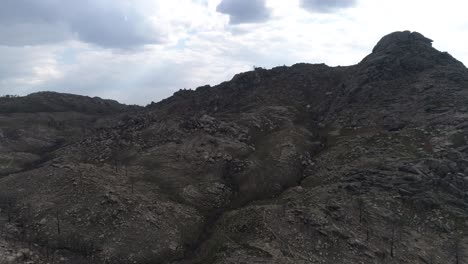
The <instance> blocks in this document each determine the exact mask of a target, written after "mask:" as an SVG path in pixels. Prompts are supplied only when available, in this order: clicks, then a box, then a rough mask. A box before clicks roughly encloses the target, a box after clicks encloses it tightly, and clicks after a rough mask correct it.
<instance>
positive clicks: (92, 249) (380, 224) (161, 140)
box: [0, 31, 468, 264]
mask: <svg viewBox="0 0 468 264" xmlns="http://www.w3.org/2000/svg"><path fill="white" fill-rule="evenodd" d="M431 42H432V41H431V40H430V39H428V38H426V37H424V36H423V35H422V34H420V33H416V32H409V31H404V32H395V33H391V34H389V35H387V36H385V37H384V38H382V40H381V41H379V42H378V43H377V45H376V47H375V48H374V50H373V52H372V53H371V54H370V55H368V56H367V57H366V58H364V59H363V60H362V61H361V62H360V63H358V64H356V65H352V66H346V67H328V66H326V65H324V64H295V65H293V66H291V67H276V68H273V69H271V70H265V69H260V68H257V69H255V70H254V71H251V72H247V73H241V74H238V75H236V76H234V78H233V79H232V80H231V81H229V82H224V83H221V84H219V85H217V86H213V87H211V86H202V87H199V88H197V89H196V90H181V91H179V92H176V93H175V94H174V96H172V97H170V98H168V99H165V100H163V101H161V102H159V103H155V104H151V105H149V106H147V107H145V108H141V109H140V108H139V109H137V111H133V110H132V111H122V112H112V111H109V113H110V114H108V115H105V116H103V117H101V116H99V117H96V116H95V115H94V114H93V113H89V112H88V113H86V114H85V116H86V117H83V116H82V114H80V115H78V116H75V119H73V120H80V121H76V122H71V123H70V122H69V123H65V125H58V126H57V125H53V124H52V125H51V124H49V123H44V122H43V121H41V119H38V121H37V123H35V126H37V128H34V129H35V130H33V131H34V135H31V134H27V133H26V132H25V131H27V129H32V128H30V127H34V126H32V125H31V123H26V124H25V125H24V126H23V127H22V128H20V129H14V127H12V124H16V123H18V122H17V119H12V120H13V121H10V122H9V123H8V122H7V121H8V120H9V119H8V118H11V117H8V116H6V115H3V116H2V115H0V121H2V120H7V121H3V122H7V123H3V125H2V126H0V136H2V135H3V138H5V140H3V141H2V143H1V144H0V151H1V150H3V151H6V152H4V155H3V157H4V158H3V160H2V156H1V155H0V165H1V166H0V172H4V176H3V177H1V178H0V196H1V197H0V208H2V212H7V214H6V215H5V214H3V216H4V217H5V218H6V216H10V217H8V218H12V219H11V221H9V222H10V223H4V225H5V226H6V229H7V230H9V231H8V232H5V234H4V235H3V238H4V239H3V241H5V242H4V243H3V242H2V239H0V244H2V243H3V244H5V243H6V245H7V248H10V249H11V252H15V253H16V252H18V250H19V249H15V248H14V247H13V246H10V245H11V244H12V241H19V242H18V243H19V244H20V245H27V244H28V242H34V243H35V244H37V247H36V246H34V247H30V248H29V249H28V250H29V253H28V254H27V255H28V256H27V258H31V259H34V260H35V261H36V262H37V263H42V262H47V261H49V260H50V256H46V254H43V253H42V252H43V251H44V249H47V250H50V252H54V254H56V255H58V256H60V257H62V258H65V259H66V261H67V263H85V262H89V263H101V262H102V261H104V262H105V261H107V262H108V263H171V264H184V263H187V264H188V263H216V264H218V263H219V264H221V263H451V262H453V263H455V261H459V263H463V261H464V260H465V259H468V256H467V250H468V239H467V237H468V236H467V235H466V234H467V231H468V222H467V219H468V218H467V216H468V188H467V187H468V145H467V140H468V130H467V129H468V113H467V112H468V107H467V105H468V70H467V69H466V68H465V67H464V66H463V64H462V63H460V62H458V61H457V60H456V59H454V58H453V57H451V56H450V55H449V54H448V53H442V52H439V51H437V50H436V49H434V48H433V47H432V45H431ZM110 109H113V108H112V104H111V105H110ZM30 115H34V117H37V113H30ZM46 115H47V118H48V119H50V118H52V119H53V120H56V119H58V118H59V117H58V116H56V115H57V113H55V114H54V115H52V116H50V115H49V114H46ZM68 117H69V116H68V115H65V116H62V117H60V118H62V119H64V118H65V119H69V118H68ZM2 118H3V119H2ZM16 118H19V117H16ZM45 120H46V119H45ZM90 120H93V121H92V122H91V123H92V124H93V125H92V128H91V129H89V130H86V131H85V132H83V130H81V127H82V126H83V124H88V123H89V122H90ZM52 123H53V122H52ZM0 124H2V123H0ZM5 124H7V125H5ZM9 126H10V127H9ZM62 126H63V127H62ZM21 129H22V130H21ZM4 130H5V131H6V130H13V131H16V133H17V135H16V136H15V135H13V136H12V133H13V132H12V131H9V132H8V133H4V132H5V131H4ZM13 134H14V133H13ZM5 135H6V136H5ZM57 138H64V139H66V144H59V145H57V146H55V145H53V144H52V143H54V142H55V141H56V139H57ZM25 142H26V143H28V147H31V148H33V147H35V146H37V145H38V142H41V144H39V145H40V146H41V148H39V149H34V148H33V149H28V148H24V147H23V148H22V146H23V145H24V144H25ZM44 142H46V143H47V144H45V143H44ZM55 143H56V142H55ZM48 144H49V145H50V144H52V146H55V147H53V148H51V149H50V150H49V151H47V155H41V153H40V150H41V149H42V147H45V146H48ZM12 150H13V152H14V153H17V154H15V155H17V156H21V155H25V154H24V153H30V154H33V155H37V156H38V157H36V160H34V162H32V163H27V162H26V163H25V164H26V165H24V164H23V167H22V165H21V164H19V165H18V168H16V170H11V168H10V167H9V166H7V165H8V162H10V161H8V154H7V153H11V151H12ZM28 151H29V152H28ZM0 154H1V152H0ZM23 158H24V159H26V158H25V157H23ZM19 160H21V159H19ZM5 164H6V165H5ZM0 215H2V214H0ZM0 218H1V217H0ZM0 222H1V221H0ZM4 222H8V221H4ZM21 237H22V238H21ZM20 238H21V239H20ZM21 243H23V244H21ZM47 252H49V251H47ZM0 253H1V251H0ZM5 254H6V253H5ZM23 255H24V254H23ZM23 255H21V256H23ZM15 256H16V255H15Z"/></svg>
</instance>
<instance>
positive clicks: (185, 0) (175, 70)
mask: <svg viewBox="0 0 468 264" xmlns="http://www.w3.org/2000/svg"><path fill="white" fill-rule="evenodd" d="M467 8H468V4H467V3H466V1H465V0H445V1H443V2H442V1H435V0H434V1H433V0H411V1H408V0H379V1H376V0H170V1H168V0H80V1H76V0H1V3H0V95H4V94H17V95H25V94H28V93H31V92H35V91H44V90H49V91H58V92H67V93H76V94H83V95H89V96H100V97H104V98H112V99H116V100H119V101H121V102H124V103H129V104H141V105H145V104H147V103H150V102H151V101H159V100H161V99H163V98H166V97H168V96H170V95H172V94H173V93H174V92H175V91H177V90H179V89H183V88H196V87H198V86H201V85H205V84H210V85H215V84H218V83H220V82H222V81H226V80H229V79H231V78H232V76H233V75H234V74H236V73H238V72H243V71H248V70H251V69H252V68H253V66H259V67H265V68H271V67H274V66H278V65H292V64H294V63H297V62H309V63H321V62H324V63H327V64H328V65H331V66H335V65H350V64H355V63H357V62H359V61H360V60H361V59H362V58H363V57H364V56H365V55H366V54H368V53H370V51H371V50H372V47H373V46H374V45H375V44H376V42H377V41H378V40H379V39H380V38H381V37H382V36H383V35H385V34H388V33H390V32H393V31H397V30H406V29H407V30H412V31H419V32H421V33H423V34H424V35H425V36H426V37H429V38H431V39H433V40H434V41H435V42H434V46H435V47H436V48H438V49H439V50H443V51H448V52H449V53H451V54H452V55H453V56H455V57H456V58H458V59H459V60H461V61H462V62H464V63H465V64H467V63H468V49H467V48H466V45H467V44H468V18H467V16H466V10H467Z"/></svg>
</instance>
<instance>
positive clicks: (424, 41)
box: [372, 31, 433, 53]
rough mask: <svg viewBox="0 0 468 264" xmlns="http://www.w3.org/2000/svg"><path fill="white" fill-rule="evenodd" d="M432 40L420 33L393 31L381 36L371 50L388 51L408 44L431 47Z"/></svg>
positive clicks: (376, 51) (375, 51)
mask: <svg viewBox="0 0 468 264" xmlns="http://www.w3.org/2000/svg"><path fill="white" fill-rule="evenodd" d="M432 42H433V41H432V40H431V39H428V38H426V37H424V36H423V35H422V34H421V33H418V32H410V31H402V32H394V33H391V34H389V35H387V36H385V37H383V38H382V39H381V40H380V41H379V42H378V43H377V45H376V46H375V47H374V49H373V50H372V53H378V52H390V51H392V50H395V49H397V48H405V47H408V46H425V47H432Z"/></svg>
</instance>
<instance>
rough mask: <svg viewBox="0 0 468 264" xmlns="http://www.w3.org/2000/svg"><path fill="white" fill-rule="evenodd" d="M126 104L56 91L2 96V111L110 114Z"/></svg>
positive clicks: (122, 108) (126, 107) (124, 107)
mask: <svg viewBox="0 0 468 264" xmlns="http://www.w3.org/2000/svg"><path fill="white" fill-rule="evenodd" d="M130 108H137V107H135V106H126V105H123V104H120V103H118V102H117V101H114V100H105V99H101V98H99V97H94V98H91V97H88V96H80V95H73V94H64V93H56V92H39V93H33V94H30V95H27V96H21V97H0V113H37V112H80V113H88V114H91V113H93V114H109V113H117V112H123V111H125V110H128V109H130Z"/></svg>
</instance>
